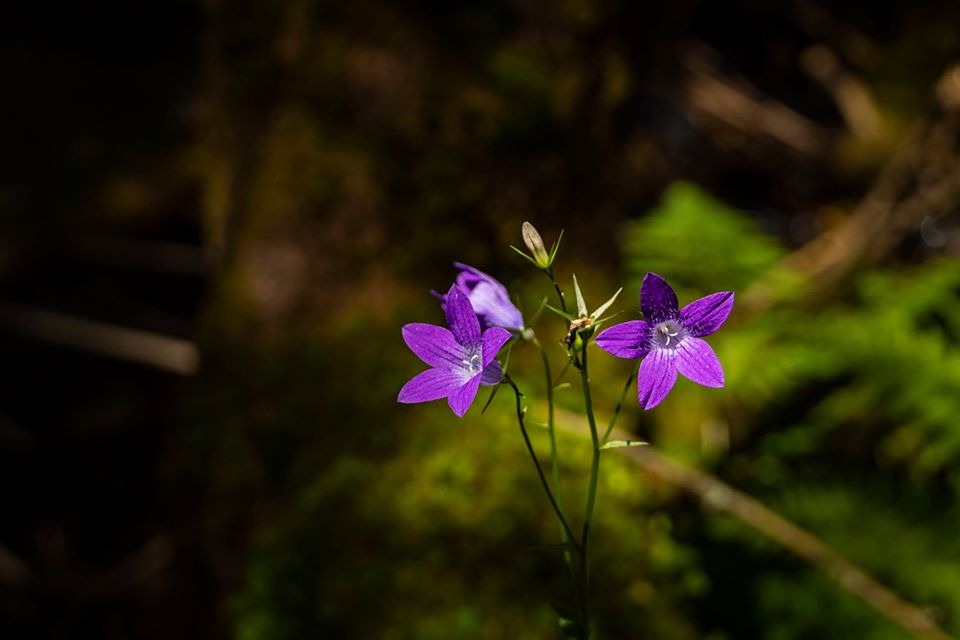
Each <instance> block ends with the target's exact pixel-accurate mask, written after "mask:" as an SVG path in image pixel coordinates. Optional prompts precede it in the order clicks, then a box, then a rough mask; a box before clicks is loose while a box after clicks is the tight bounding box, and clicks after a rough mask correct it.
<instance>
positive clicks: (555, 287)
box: [544, 267, 567, 313]
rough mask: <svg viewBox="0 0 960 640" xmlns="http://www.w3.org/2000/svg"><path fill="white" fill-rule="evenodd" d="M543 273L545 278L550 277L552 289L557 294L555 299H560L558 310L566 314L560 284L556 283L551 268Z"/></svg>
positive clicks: (565, 300)
mask: <svg viewBox="0 0 960 640" xmlns="http://www.w3.org/2000/svg"><path fill="white" fill-rule="evenodd" d="M544 273H546V274H547V276H549V277H550V282H552V283H553V288H554V290H555V291H556V292H557V298H559V299H560V309H562V310H563V312H564V313H566V312H567V299H566V298H565V297H564V295H563V289H561V288H560V283H559V282H557V279H556V278H555V277H554V276H553V268H552V267H551V268H549V269H547V270H546V271H544Z"/></svg>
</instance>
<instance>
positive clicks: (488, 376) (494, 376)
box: [480, 360, 503, 387]
mask: <svg viewBox="0 0 960 640" xmlns="http://www.w3.org/2000/svg"><path fill="white" fill-rule="evenodd" d="M501 380H503V367H502V366H500V361H499V360H494V361H493V362H491V363H490V364H488V365H487V366H485V367H484V368H483V371H482V372H481V373H480V384H482V385H484V386H485V387H489V386H490V385H493V384H497V383H498V382H500V381H501Z"/></svg>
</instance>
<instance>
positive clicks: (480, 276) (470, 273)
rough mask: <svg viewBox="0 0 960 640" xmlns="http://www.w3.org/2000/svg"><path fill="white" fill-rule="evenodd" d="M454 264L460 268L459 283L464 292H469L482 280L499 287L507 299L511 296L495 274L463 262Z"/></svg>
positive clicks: (501, 293) (498, 290) (499, 290)
mask: <svg viewBox="0 0 960 640" xmlns="http://www.w3.org/2000/svg"><path fill="white" fill-rule="evenodd" d="M453 266H455V267H456V268H457V269H460V273H459V274H457V284H458V285H459V286H460V288H461V289H463V292H464V293H467V294H469V293H470V292H471V291H472V290H473V288H474V287H475V286H477V284H478V283H480V282H488V283H490V284H491V285H493V287H494V288H495V289H497V292H498V293H499V294H500V295H502V296H503V297H505V298H507V299H509V298H510V294H509V293H508V292H507V288H506V287H505V286H503V284H502V283H501V282H500V281H499V280H497V279H496V278H494V277H493V276H491V275H489V274H486V273H484V272H483V271H480V269H477V268H475V267H471V266H470V265H468V264H463V263H462V262H454V263H453Z"/></svg>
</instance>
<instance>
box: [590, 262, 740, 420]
mask: <svg viewBox="0 0 960 640" xmlns="http://www.w3.org/2000/svg"><path fill="white" fill-rule="evenodd" d="M677 306H678V305H677V294H676V293H674V292H673V289H672V288H671V287H670V285H669V284H667V281H666V280H664V279H663V278H661V277H660V276H658V275H657V274H655V273H648V274H647V275H646V277H644V279H643V284H642V285H641V287H640V310H641V311H643V317H644V318H646V319H645V320H632V321H630V322H624V323H622V324H618V325H614V326H612V327H610V328H609V329H606V330H605V331H602V332H601V333H600V335H598V336H597V346H599V347H600V348H601V349H603V350H604V351H606V352H607V353H609V354H612V355H615V356H617V357H618V358H644V360H643V362H641V363H640V370H639V372H638V373H637V396H638V398H639V399H640V406H641V407H643V408H644V409H652V408H654V407H655V406H657V405H658V404H660V402H661V401H662V400H663V399H664V398H665V397H666V396H667V394H668V393H670V390H671V389H672V388H673V385H674V383H675V382H676V381H677V372H680V373H682V374H683V375H684V376H686V377H687V378H689V379H690V380H693V381H694V382H696V383H697V384H702V385H703V386H705V387H722V386H723V367H721V366H720V361H719V360H717V354H715V353H714V352H713V349H711V348H710V345H708V344H707V343H706V342H705V341H703V340H701V338H702V337H703V336H708V335H710V334H711V333H713V332H714V331H716V330H717V329H719V328H720V325H722V324H723V323H724V321H725V320H726V319H727V316H729V315H730V311H731V310H732V309H733V292H732V291H721V292H719V293H713V294H710V295H709V296H706V297H704V298H700V299H699V300H695V301H693V302H691V303H690V304H688V305H687V306H685V307H684V308H683V309H680V310H679V311H678V310H677Z"/></svg>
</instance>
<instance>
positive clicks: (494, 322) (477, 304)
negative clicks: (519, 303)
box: [440, 262, 523, 331]
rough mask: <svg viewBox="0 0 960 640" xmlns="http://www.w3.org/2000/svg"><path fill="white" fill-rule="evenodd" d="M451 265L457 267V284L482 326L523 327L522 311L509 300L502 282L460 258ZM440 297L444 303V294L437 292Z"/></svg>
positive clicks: (518, 329) (516, 328)
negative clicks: (440, 294)
mask: <svg viewBox="0 0 960 640" xmlns="http://www.w3.org/2000/svg"><path fill="white" fill-rule="evenodd" d="M453 266H455V267H456V268H457V269H460V273H459V274H458V275H457V286H459V287H460V288H461V289H462V290H463V292H464V293H465V294H467V298H469V299H470V304H472V305H473V309H474V311H476V312H477V317H479V318H480V325H481V326H482V327H483V328H487V327H503V328H505V329H514V330H515V331H523V314H521V313H520V309H517V307H516V306H515V305H514V304H513V303H512V302H510V294H509V293H507V288H506V287H505V286H503V285H502V284H501V283H500V282H499V281H497V280H496V279H494V278H492V277H491V276H488V275H487V274H485V273H484V272H483V271H480V270H479V269H474V268H473V267H471V266H469V265H466V264H463V263H462V262H454V263H453ZM448 295H449V294H448ZM440 300H441V301H442V302H443V303H444V304H446V296H440Z"/></svg>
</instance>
